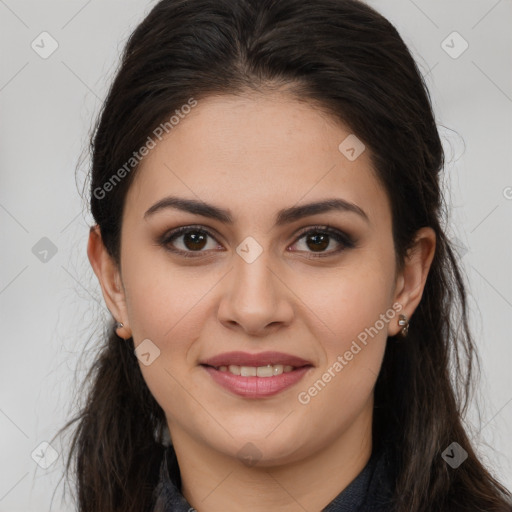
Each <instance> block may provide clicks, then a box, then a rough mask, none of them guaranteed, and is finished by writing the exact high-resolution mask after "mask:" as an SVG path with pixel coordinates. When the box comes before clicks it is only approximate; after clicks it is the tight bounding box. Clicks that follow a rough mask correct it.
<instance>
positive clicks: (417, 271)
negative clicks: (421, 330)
mask: <svg viewBox="0 0 512 512" xmlns="http://www.w3.org/2000/svg"><path fill="white" fill-rule="evenodd" d="M435 249H436V234H435V231H434V230H433V229H432V228H429V227H425V228H421V229H420V230H418V231H417V233H416V238H415V243H414V246H413V247H412V248H411V249H410V250H409V251H408V253H407V256H406V258H405V266H404V269H403V271H402V272H400V273H399V275H398V276H397V280H396V285H395V298H394V303H396V302H398V303H400V304H401V305H402V310H401V311H400V313H402V314H404V315H405V316H406V317H407V319H408V320H410V318H411V316H412V315H413V313H414V311H415V309H416V308H417V306H418V304H419V303H420V300H421V297H422V295H423V290H424V288H425V283H426V281H427V276H428V273H429V270H430V266H431V264H432V260H433V259H434V254H435ZM400 329H401V326H399V325H398V319H397V322H396V324H395V325H393V326H392V327H391V326H390V329H389V332H388V335H389V336H395V335H396V334H398V332H399V331H400Z"/></svg>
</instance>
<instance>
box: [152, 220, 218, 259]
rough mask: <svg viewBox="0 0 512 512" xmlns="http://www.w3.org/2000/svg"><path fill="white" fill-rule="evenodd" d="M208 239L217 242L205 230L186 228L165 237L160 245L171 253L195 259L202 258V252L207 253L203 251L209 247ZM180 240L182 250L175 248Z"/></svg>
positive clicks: (215, 246) (215, 245) (214, 245)
mask: <svg viewBox="0 0 512 512" xmlns="http://www.w3.org/2000/svg"><path fill="white" fill-rule="evenodd" d="M208 238H211V239H212V240H215V238H214V237H213V236H212V235H211V234H210V233H209V232H208V231H206V230H204V229H200V228H196V227H192V226H185V227H181V228H178V229H175V230H174V231H171V232H170V233H168V234H166V235H164V237H163V238H162V240H161V241H160V244H161V245H162V246H164V247H165V248H166V249H167V250H169V251H171V252H176V253H179V254H181V255H183V256H185V257H195V256H200V255H201V253H202V252H206V251H204V250H203V249H205V247H207V245H208ZM180 239H181V242H180V243H181V246H182V247H181V248H180V247H176V246H175V245H176V244H175V243H176V241H178V240H180ZM178 245H179V244H178ZM217 247H218V245H217V244H213V247H212V248H213V249H215V248H217ZM194 253H198V254H194Z"/></svg>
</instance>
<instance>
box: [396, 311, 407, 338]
mask: <svg viewBox="0 0 512 512" xmlns="http://www.w3.org/2000/svg"><path fill="white" fill-rule="evenodd" d="M398 318H399V320H398V325H400V326H401V327H402V329H400V331H398V334H399V335H400V336H401V337H402V338H405V337H406V336H407V333H408V332H409V321H408V320H407V317H406V316H405V315H402V314H401V313H400V315H398Z"/></svg>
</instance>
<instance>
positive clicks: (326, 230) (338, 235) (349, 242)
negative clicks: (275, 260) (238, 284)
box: [158, 225, 355, 259]
mask: <svg viewBox="0 0 512 512" xmlns="http://www.w3.org/2000/svg"><path fill="white" fill-rule="evenodd" d="M189 232H197V233H201V234H204V235H207V236H209V237H210V238H213V239H214V240H215V241H216V239H215V237H214V236H213V235H212V234H211V233H210V232H209V231H208V230H206V229H204V228H203V227H201V226H182V227H180V228H176V229H174V230H172V231H170V232H167V233H165V234H164V235H163V236H162V237H160V239H159V241H158V243H159V245H161V246H162V247H164V249H166V250H167V251H170V252H172V253H175V254H178V255H180V256H183V257H185V258H197V257H201V256H200V255H201V253H202V252H205V251H183V250H181V249H171V248H170V246H169V244H170V243H171V242H173V241H174V240H176V239H177V238H179V237H180V236H181V235H183V234H186V233H189ZM311 233H322V234H326V235H329V236H330V237H332V238H333V239H334V240H335V241H336V242H338V243H339V244H341V245H342V246H343V247H342V248H341V249H336V250H334V251H329V252H326V253H317V254H315V253H311V255H310V256H307V257H308V258H312V259H314V258H325V257H328V256H333V255H334V254H339V253H341V252H342V251H344V250H346V249H351V248H353V247H355V241H354V240H353V239H352V237H350V236H349V235H347V234H346V233H343V232H341V231H339V230H337V229H333V228H331V227H330V226H326V225H318V226H312V227H310V228H308V229H307V230H305V231H302V232H301V233H300V234H299V235H298V237H297V238H296V239H295V242H294V243H293V244H295V243H297V242H298V241H299V240H300V239H302V238H304V237H305V236H306V235H309V234H311ZM294 252H301V251H294Z"/></svg>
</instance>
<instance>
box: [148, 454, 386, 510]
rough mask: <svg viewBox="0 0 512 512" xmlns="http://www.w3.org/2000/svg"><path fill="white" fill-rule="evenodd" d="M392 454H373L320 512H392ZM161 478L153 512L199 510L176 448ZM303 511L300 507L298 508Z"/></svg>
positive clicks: (164, 464) (167, 458)
mask: <svg viewBox="0 0 512 512" xmlns="http://www.w3.org/2000/svg"><path fill="white" fill-rule="evenodd" d="M389 454H390V452H389V450H379V451H378V452H374V453H372V456H371V457H370V460H369V461H368V463H367V464H366V466H365V467H364V468H363V470H362V471H361V472H360V473H359V475H358V476H357V477H356V478H355V479H354V480H352V482H351V483H350V484H349V485H348V486H347V487H346V488H345V489H344V490H343V491H341V492H340V494H338V496H336V498H334V499H333V500H332V501H331V502H330V503H329V504H328V505H327V506H326V507H324V508H323V509H322V510H321V511H318V512H392V510H393V509H392V506H391V495H392V491H393V482H394V479H393V475H394V473H393V470H392V466H391V462H390V460H391V459H390V456H389ZM159 478H160V480H159V483H158V486H157V487H156V489H155V492H154V499H155V501H154V503H155V506H154V508H153V512H194V511H195V509H194V508H193V507H192V506H191V505H190V504H189V503H188V502H187V500H186V499H185V498H184V497H183V495H182V494H181V492H180V489H181V476H180V470H179V466H178V461H177V459H176V454H175V452H174V448H173V446H172V445H169V446H168V447H167V448H166V451H165V452H164V457H163V460H162V464H161V466H160V477H159ZM299 509H300V505H297V510H299ZM199 512H200V511H199ZM310 512H314V511H310Z"/></svg>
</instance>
